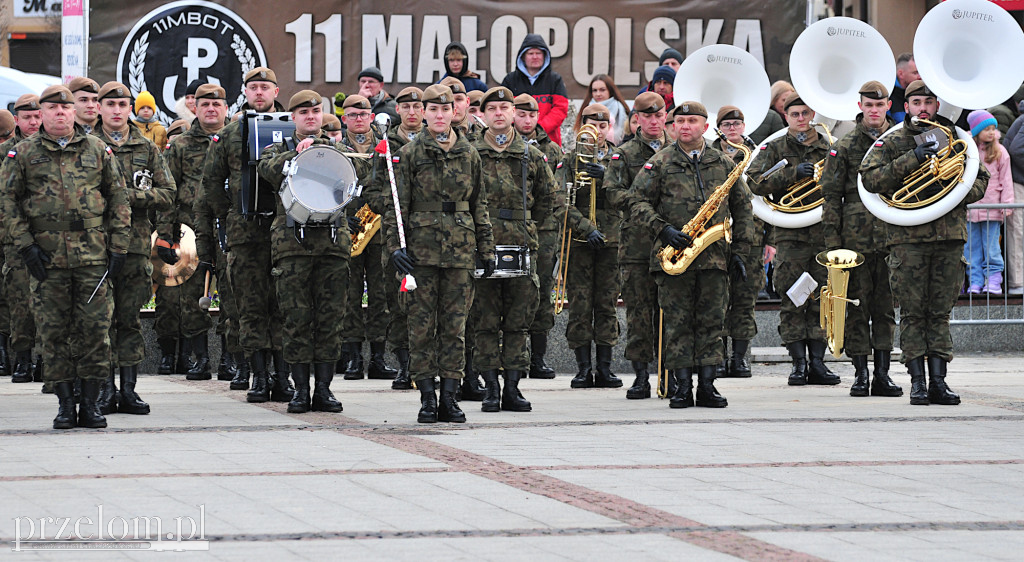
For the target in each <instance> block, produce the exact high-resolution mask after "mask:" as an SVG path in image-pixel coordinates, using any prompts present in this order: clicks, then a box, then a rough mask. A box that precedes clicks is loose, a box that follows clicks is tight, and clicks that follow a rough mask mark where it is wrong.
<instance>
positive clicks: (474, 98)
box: [466, 90, 484, 119]
mask: <svg viewBox="0 0 1024 562" xmlns="http://www.w3.org/2000/svg"><path fill="white" fill-rule="evenodd" d="M466 95H467V96H469V118H470V119H473V118H474V117H479V118H480V119H483V118H484V115H483V113H482V112H481V111H480V98H482V97H484V92H482V91H480V90H470V91H469V92H468V93H467V94H466Z"/></svg>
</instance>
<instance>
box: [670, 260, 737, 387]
mask: <svg viewBox="0 0 1024 562" xmlns="http://www.w3.org/2000/svg"><path fill="white" fill-rule="evenodd" d="M656 279H657V283H658V295H659V297H660V299H661V309H662V311H663V312H664V313H665V325H664V327H665V332H664V344H665V345H664V357H663V359H662V365H663V368H665V369H681V368H683V367H700V366H704V365H717V364H719V363H721V362H722V359H723V358H724V357H725V345H724V344H723V343H722V335H723V334H724V333H725V309H726V307H727V306H728V304H729V302H728V301H729V279H728V276H727V274H726V272H724V271H722V270H719V269H698V270H696V271H687V272H685V273H682V274H680V275H666V274H663V273H658V274H656Z"/></svg>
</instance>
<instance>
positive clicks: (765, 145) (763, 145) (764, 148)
mask: <svg viewBox="0 0 1024 562" xmlns="http://www.w3.org/2000/svg"><path fill="white" fill-rule="evenodd" d="M760 149H761V150H768V145H767V144H762V145H761V146H760Z"/></svg>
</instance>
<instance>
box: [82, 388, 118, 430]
mask: <svg viewBox="0 0 1024 562" xmlns="http://www.w3.org/2000/svg"><path fill="white" fill-rule="evenodd" d="M121 385H122V387H123V386H124V383H123V382H122V383H121ZM99 395H100V381H99V379H82V403H81V404H79V405H78V427H88V428H90V429H100V428H103V427H107V418H105V417H103V414H101V413H100V410H99V408H97V407H96V398H97V397H99Z"/></svg>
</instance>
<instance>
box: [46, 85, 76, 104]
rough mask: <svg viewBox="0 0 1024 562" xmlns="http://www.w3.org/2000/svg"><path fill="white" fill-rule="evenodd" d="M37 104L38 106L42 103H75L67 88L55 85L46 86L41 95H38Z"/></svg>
mask: <svg viewBox="0 0 1024 562" xmlns="http://www.w3.org/2000/svg"><path fill="white" fill-rule="evenodd" d="M38 103H39V104H40V105H42V104H44V103H63V104H70V103H75V100H74V96H72V95H71V90H69V89H68V87H67V86H62V85H60V84H57V85H55V86H47V88H46V89H45V90H43V93H41V94H39V100H38Z"/></svg>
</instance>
